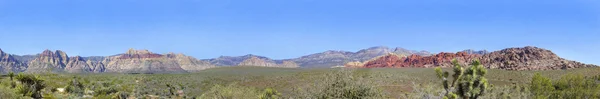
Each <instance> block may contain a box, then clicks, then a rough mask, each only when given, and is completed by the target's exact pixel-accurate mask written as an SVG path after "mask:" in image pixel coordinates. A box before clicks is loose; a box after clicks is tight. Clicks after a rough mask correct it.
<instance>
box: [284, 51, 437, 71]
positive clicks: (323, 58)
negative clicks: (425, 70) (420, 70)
mask: <svg viewBox="0 0 600 99" xmlns="http://www.w3.org/2000/svg"><path fill="white" fill-rule="evenodd" d="M388 53H395V54H398V55H413V54H416V55H422V56H429V55H431V54H430V53H429V52H427V51H414V50H407V49H404V48H399V47H398V48H394V49H390V48H388V47H385V46H376V47H371V48H367V49H363V50H359V51H357V52H348V51H325V52H322V53H316V54H311V55H307V56H302V57H300V58H294V59H289V60H290V61H294V62H296V63H298V64H299V65H300V67H307V68H310V67H327V68H329V67H332V66H343V65H345V64H346V63H348V62H356V61H358V62H363V61H367V60H369V59H372V58H375V57H378V56H381V55H385V54H388Z"/></svg>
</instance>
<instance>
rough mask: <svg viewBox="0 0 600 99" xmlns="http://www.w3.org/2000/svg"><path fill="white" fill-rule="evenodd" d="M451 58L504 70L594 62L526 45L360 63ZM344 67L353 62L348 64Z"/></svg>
mask: <svg viewBox="0 0 600 99" xmlns="http://www.w3.org/2000/svg"><path fill="white" fill-rule="evenodd" d="M452 59H457V60H458V62H459V63H460V64H462V65H467V64H468V63H470V62H472V60H475V59H478V60H481V63H482V64H483V65H484V66H485V67H487V68H494V69H505V70H556V69H570V68H583V67H592V66H595V65H589V64H583V63H579V62H575V61H570V60H566V59H563V58H560V57H558V56H557V55H556V54H554V53H552V52H551V51H550V50H546V49H542V48H537V47H531V46H527V47H523V48H507V49H503V50H500V51H495V52H491V53H486V54H483V55H481V52H477V53H472V51H461V52H457V53H439V54H436V55H433V56H425V57H423V56H419V55H411V56H408V57H398V56H395V55H386V56H382V57H379V58H376V59H374V60H371V61H368V62H366V63H365V64H364V65H363V66H362V67H367V68H376V67H423V68H428V67H449V66H451V60H452ZM348 67H356V66H351V65H350V66H348ZM359 67H360V66H359Z"/></svg>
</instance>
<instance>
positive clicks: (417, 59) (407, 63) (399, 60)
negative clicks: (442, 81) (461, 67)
mask: <svg viewBox="0 0 600 99" xmlns="http://www.w3.org/2000/svg"><path fill="white" fill-rule="evenodd" d="M478 57H479V55H476V54H467V53H465V52H458V53H444V52H442V53H439V54H435V55H432V56H420V55H410V56H408V57H401V56H398V55H385V56H382V57H379V58H377V59H374V60H371V61H368V62H366V63H365V64H364V67H367V68H374V67H418V68H429V67H437V66H441V67H449V66H452V64H451V63H452V62H451V61H452V60H453V59H457V60H458V61H459V63H463V64H464V63H468V62H470V61H471V60H473V59H477V58H478Z"/></svg>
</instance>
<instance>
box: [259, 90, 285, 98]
mask: <svg viewBox="0 0 600 99" xmlns="http://www.w3.org/2000/svg"><path fill="white" fill-rule="evenodd" d="M279 95H281V94H280V93H279V92H277V90H275V89H271V88H267V89H265V91H264V92H263V93H262V95H260V97H259V98H260V99H278V96H279Z"/></svg>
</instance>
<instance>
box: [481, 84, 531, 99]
mask: <svg viewBox="0 0 600 99" xmlns="http://www.w3.org/2000/svg"><path fill="white" fill-rule="evenodd" d="M530 97H531V93H530V92H529V89H528V88H527V87H524V86H520V85H510V86H499V87H490V88H488V90H486V94H485V95H483V96H481V97H480V98H482V99H530Z"/></svg>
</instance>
